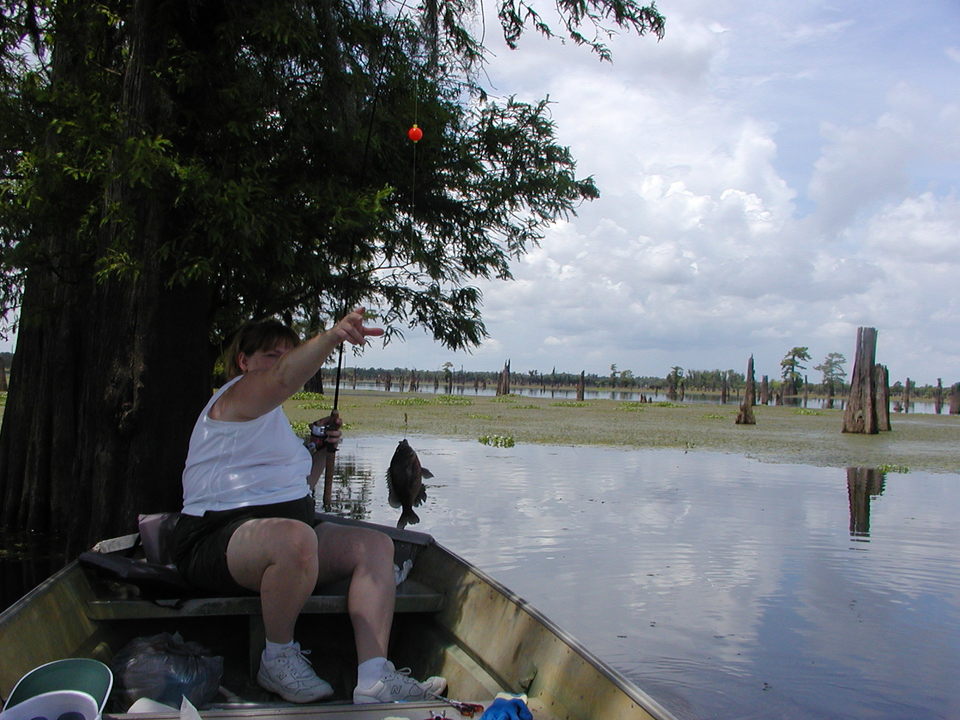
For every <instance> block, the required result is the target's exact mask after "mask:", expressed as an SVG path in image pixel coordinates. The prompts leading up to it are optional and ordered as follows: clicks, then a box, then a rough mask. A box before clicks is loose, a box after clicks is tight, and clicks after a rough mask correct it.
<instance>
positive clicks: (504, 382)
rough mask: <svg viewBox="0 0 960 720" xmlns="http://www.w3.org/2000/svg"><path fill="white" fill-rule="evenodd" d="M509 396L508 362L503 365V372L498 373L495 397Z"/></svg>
mask: <svg viewBox="0 0 960 720" xmlns="http://www.w3.org/2000/svg"><path fill="white" fill-rule="evenodd" d="M509 394H510V361H509V360H507V361H506V362H505V363H504V364H503V370H501V371H500V377H499V379H498V380H497V395H509Z"/></svg>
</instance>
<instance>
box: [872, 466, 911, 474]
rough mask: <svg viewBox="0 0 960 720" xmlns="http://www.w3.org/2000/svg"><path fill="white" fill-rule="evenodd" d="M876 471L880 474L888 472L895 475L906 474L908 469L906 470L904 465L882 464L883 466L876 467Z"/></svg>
mask: <svg viewBox="0 0 960 720" xmlns="http://www.w3.org/2000/svg"><path fill="white" fill-rule="evenodd" d="M877 470H879V471H880V472H882V473H890V472H895V473H908V472H910V468H908V467H907V466H906V465H886V464H884V465H878V466H877Z"/></svg>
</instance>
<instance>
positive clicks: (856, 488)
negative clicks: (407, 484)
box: [333, 436, 960, 720]
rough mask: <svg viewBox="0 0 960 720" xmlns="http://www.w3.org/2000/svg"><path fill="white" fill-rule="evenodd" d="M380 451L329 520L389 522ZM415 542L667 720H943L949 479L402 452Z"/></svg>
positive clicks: (955, 699)
mask: <svg viewBox="0 0 960 720" xmlns="http://www.w3.org/2000/svg"><path fill="white" fill-rule="evenodd" d="M399 439H400V438H399V437H396V438H383V437H349V436H348V439H347V440H345V442H344V445H343V447H342V449H341V451H340V453H339V454H338V458H337V473H336V477H335V485H334V493H333V501H334V510H335V511H336V512H338V513H340V514H344V515H348V516H353V517H358V518H362V519H367V520H371V521H374V522H379V523H385V524H391V525H392V524H395V523H396V520H397V518H398V517H399V512H400V511H399V510H395V509H393V508H391V507H389V505H388V504H387V485H386V479H385V473H386V468H387V467H388V465H389V462H390V457H391V455H392V453H393V450H394V448H395V447H396V443H397V441H398V440H399ZM408 439H409V441H410V443H411V445H412V446H413V447H414V449H415V450H416V451H417V453H418V454H419V456H420V460H421V462H422V464H423V465H424V466H425V467H427V468H429V469H430V470H431V471H432V472H433V474H434V476H435V477H434V478H433V479H432V480H427V481H426V483H427V501H426V503H425V504H424V505H423V506H421V507H420V508H418V510H417V512H418V513H419V515H420V517H421V522H420V524H419V525H416V526H413V527H412V529H415V530H421V531H424V532H428V533H430V534H432V535H433V536H434V537H435V538H436V539H437V540H438V542H440V543H441V544H443V545H445V546H447V547H449V548H450V549H452V550H453V551H455V552H457V553H458V554H460V555H461V556H463V557H464V558H465V559H467V560H469V561H470V562H472V563H474V564H475V565H477V566H478V567H480V568H481V569H483V570H485V571H486V572H488V573H489V574H491V575H492V576H493V577H495V578H496V579H497V580H499V581H501V582H503V583H504V584H505V585H506V586H507V587H509V588H511V589H512V590H513V591H514V592H516V593H518V594H519V595H521V596H522V597H524V598H525V599H527V600H528V601H530V602H531V603H532V604H533V605H534V606H536V607H537V608H539V609H540V610H541V611H543V612H544V613H545V614H546V615H547V616H548V617H550V618H551V619H552V620H554V621H555V622H556V623H558V624H559V625H560V626H561V627H563V628H564V629H566V630H567V631H569V632H570V633H572V634H573V635H574V636H575V637H576V638H577V639H578V640H580V641H581V642H583V643H584V644H585V645H586V646H587V647H588V648H590V649H591V650H592V651H593V652H594V653H595V654H597V655H598V656H599V657H601V658H602V659H604V660H605V661H606V662H608V663H609V664H610V665H612V666H613V667H615V668H616V669H617V670H619V671H620V672H621V673H623V674H624V675H625V676H627V677H628V678H630V679H631V680H633V681H634V682H635V683H636V684H637V685H638V686H640V687H641V688H643V689H644V690H645V691H647V692H648V693H650V694H651V695H653V696H654V697H655V698H656V699H657V700H658V701H660V702H661V703H662V704H663V705H665V706H666V707H668V708H669V709H670V710H672V711H673V712H674V713H675V714H676V715H677V716H678V717H680V718H700V719H707V718H717V719H720V718H722V719H724V720H732V719H736V718H756V719H758V720H759V719H761V718H764V719H767V718H791V719H793V718H797V719H809V720H814V719H816V720H824V719H826V718H884V719H889V720H892V719H894V718H897V719H901V718H903V719H906V718H910V719H912V720H922V719H926V718H957V717H960V681H958V677H960V562H958V556H957V550H958V548H960V523H958V522H957V515H958V511H960V475H958V474H931V473H921V472H911V473H888V474H886V475H881V474H879V473H873V472H870V473H866V472H856V471H848V470H845V469H843V468H822V467H810V466H803V465H786V464H783V465H781V464H766V463H760V462H757V461H753V460H749V459H746V458H744V457H742V456H737V455H726V454H721V453H705V452H690V453H686V452H684V451H682V450H622V449H612V448H598V447H561V446H543V445H524V446H517V447H513V448H496V447H488V446H485V445H482V444H480V443H478V442H476V441H462V440H451V439H447V438H436V437H428V436H422V437H421V436H410V437H409V438H408Z"/></svg>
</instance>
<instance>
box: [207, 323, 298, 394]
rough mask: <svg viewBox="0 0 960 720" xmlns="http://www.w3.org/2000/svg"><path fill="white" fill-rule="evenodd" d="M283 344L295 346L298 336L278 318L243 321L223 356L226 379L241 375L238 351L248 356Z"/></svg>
mask: <svg viewBox="0 0 960 720" xmlns="http://www.w3.org/2000/svg"><path fill="white" fill-rule="evenodd" d="M284 344H288V345H290V346H292V347H296V346H297V345H299V344H300V336H299V335H297V333H295V332H294V331H293V329H292V328H290V327H288V326H286V325H284V324H283V323H282V322H280V321H279V320H274V319H272V318H271V319H269V320H259V321H256V322H254V321H251V322H248V323H244V325H243V326H241V328H240V329H239V330H237V332H236V333H235V334H234V336H233V340H232V341H231V342H230V345H229V347H228V348H227V352H226V357H225V358H224V363H223V364H224V367H225V369H226V373H227V380H232V379H233V378H235V377H237V375H243V370H241V369H240V365H239V361H238V358H239V356H240V353H243V354H244V355H246V356H247V357H250V356H251V355H253V354H254V353H255V352H257V350H264V351H267V350H273V349H274V348H275V347H277V346H278V345H284Z"/></svg>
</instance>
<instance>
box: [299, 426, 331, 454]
mask: <svg viewBox="0 0 960 720" xmlns="http://www.w3.org/2000/svg"><path fill="white" fill-rule="evenodd" d="M326 442H327V426H326V425H318V424H317V423H310V435H309V436H308V437H307V439H306V440H304V441H303V445H304V447H305V448H307V450H309V451H310V452H312V453H315V452H316V451H317V450H319V449H320V448H322V447H323V446H324V445H326Z"/></svg>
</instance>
